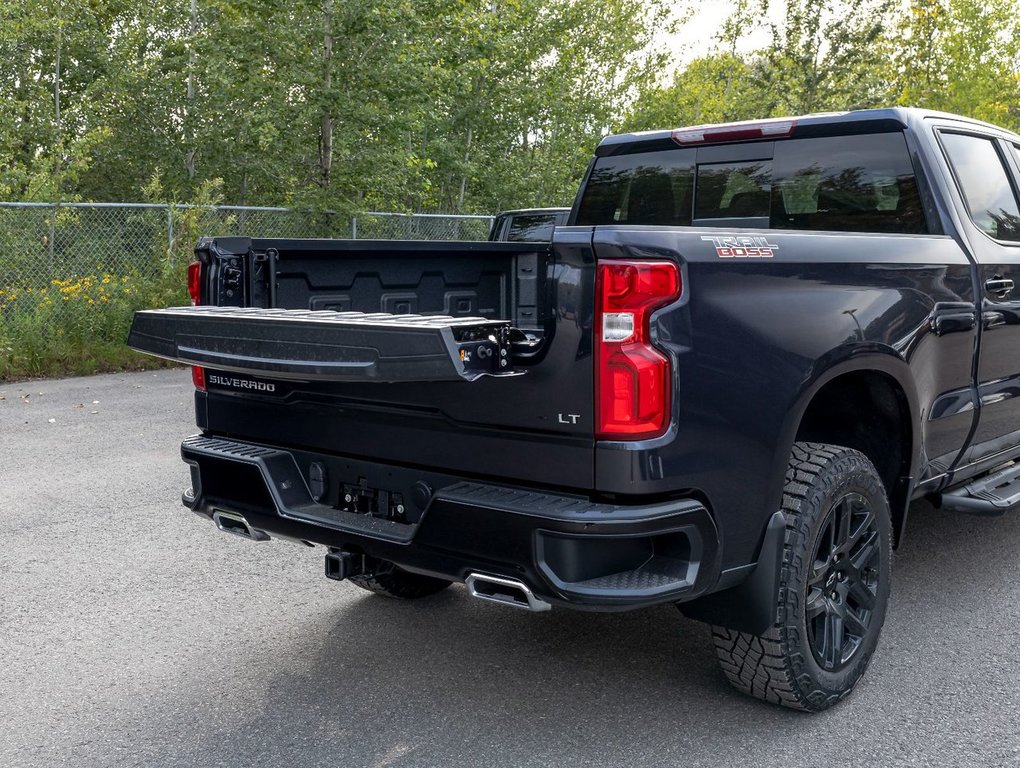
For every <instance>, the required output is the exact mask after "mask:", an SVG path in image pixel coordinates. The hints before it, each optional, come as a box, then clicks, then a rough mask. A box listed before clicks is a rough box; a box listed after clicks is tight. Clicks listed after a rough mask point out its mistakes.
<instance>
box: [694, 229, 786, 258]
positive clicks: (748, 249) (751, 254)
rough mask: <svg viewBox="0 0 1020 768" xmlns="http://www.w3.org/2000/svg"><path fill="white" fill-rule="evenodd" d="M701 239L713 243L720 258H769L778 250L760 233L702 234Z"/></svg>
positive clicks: (776, 246)
mask: <svg viewBox="0 0 1020 768" xmlns="http://www.w3.org/2000/svg"><path fill="white" fill-rule="evenodd" d="M701 239H702V240H708V241H710V242H712V243H714V244H715V254H716V256H718V257H719V258H720V259H771V258H772V257H773V256H774V255H775V254H774V252H775V251H778V250H779V246H778V245H773V244H772V243H770V242H769V241H768V238H767V237H763V236H761V235H723V236H721V237H707V236H703V237H702V238H701Z"/></svg>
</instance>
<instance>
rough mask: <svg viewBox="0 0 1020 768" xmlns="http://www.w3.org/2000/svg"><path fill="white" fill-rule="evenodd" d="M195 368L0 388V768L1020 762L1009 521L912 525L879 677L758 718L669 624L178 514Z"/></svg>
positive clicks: (657, 617) (679, 623) (654, 612)
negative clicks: (369, 561) (385, 590)
mask: <svg viewBox="0 0 1020 768" xmlns="http://www.w3.org/2000/svg"><path fill="white" fill-rule="evenodd" d="M193 431H194V427H193V414H192V396H191V383H190V377H189V375H188V374H187V372H185V371H177V370H174V371H158V372H147V373H135V374H115V375H106V376H95V377H89V378H79V379H68V380H63V381H36V382H28V383H23V384H6V385H4V384H0V766H5V767H10V768H14V767H15V766H58V765H69V766H136V765H145V766H150V765H153V766H164V765H166V766H220V765H222V766H353V767H360V766H379V767H382V766H400V767H403V766H486V767H489V766H557V767H558V766H584V767H585V768H594V767H595V766H664V765H675V766H742V767H743V766H784V767H786V766H791V767H792V766H828V765H839V766H866V765H867V766H898V765H939V766H957V765H959V766H977V765H989V766H1020V735H1018V733H1017V731H1018V728H1020V629H1018V626H1020V600H1018V598H1017V584H1018V571H1020V517H1018V516H1016V515H1013V516H1009V517H1004V518H998V519H980V518H972V517H962V516H956V515H952V514H949V513H944V512H940V511H936V510H933V509H931V508H930V507H928V506H927V505H924V504H920V505H915V508H914V510H913V511H912V520H911V525H910V530H909V531H908V536H907V540H906V542H905V543H904V545H903V547H902V548H901V549H900V551H899V552H898V553H897V557H896V561H895V568H894V581H893V597H892V604H891V606H890V610H889V617H888V619H887V622H886V627H885V631H884V634H883V637H882V641H881V643H880V646H879V650H878V653H877V654H876V656H875V658H874V660H873V662H872V665H871V669H870V670H869V672H868V674H867V675H866V676H865V679H864V681H863V682H862V684H861V685H860V686H859V687H858V689H857V691H856V692H855V693H854V694H853V696H852V697H851V698H850V700H848V701H846V702H844V703H843V704H841V705H839V706H838V707H836V708H835V709H833V710H831V711H829V712H826V713H823V714H821V715H814V716H812V715H803V714H799V713H794V712H789V711H786V710H781V709H778V708H775V707H772V706H768V705H764V704H760V703H758V702H756V701H753V700H750V699H747V698H744V697H742V696H741V695H739V694H738V693H736V692H734V691H732V690H731V689H730V688H729V686H728V685H727V684H726V682H725V680H724V679H723V676H722V674H721V673H720V672H719V671H718V670H717V668H716V664H715V658H714V654H713V652H712V648H711V641H710V637H709V632H708V630H707V628H706V627H704V626H702V625H700V624H698V623H696V622H693V621H689V620H687V619H685V618H683V617H682V616H681V615H680V614H679V613H678V612H677V611H676V610H674V609H673V608H670V607H664V608H657V609H650V610H644V611H638V612H634V613H627V614H616V615H601V614H589V613H575V612H571V611H566V610H560V609H556V610H553V611H550V612H548V613H544V614H528V613H526V612H524V611H515V610H512V609H507V608H502V607H500V606H497V605H491V604H485V603H480V602H478V601H475V600H472V599H471V598H469V597H468V596H467V594H466V592H465V591H464V589H463V588H462V587H459V586H457V587H454V588H453V589H450V590H447V591H445V592H443V593H441V594H439V595H437V596H434V597H431V598H426V599H424V600H421V601H418V602H412V603H401V602H397V601H393V600H388V599H385V598H381V597H377V596H373V595H370V594H368V593H365V592H362V591H360V590H358V589H357V588H356V587H353V586H350V585H348V584H336V583H334V582H330V581H327V580H326V579H325V578H324V577H323V575H322V555H323V550H322V549H321V548H317V549H307V548H304V547H301V546H300V545H295V544H291V543H286V542H277V541H273V542H270V543H267V544H255V543H251V542H247V541H244V540H242V539H240V538H237V537H232V536H226V535H223V534H221V533H218V532H217V531H216V530H215V529H214V527H213V525H212V524H211V523H210V522H208V521H205V520H202V519H200V518H198V517H196V516H195V515H193V514H191V513H190V512H188V511H187V510H186V509H184V507H182V506H181V505H180V502H179V497H180V493H181V491H182V490H183V489H184V487H185V486H186V485H187V472H186V471H185V467H184V465H183V464H182V463H181V461H180V457H179V453H178V446H179V443H180V440H181V439H182V438H183V437H185V436H186V435H188V434H190V433H192V432H193Z"/></svg>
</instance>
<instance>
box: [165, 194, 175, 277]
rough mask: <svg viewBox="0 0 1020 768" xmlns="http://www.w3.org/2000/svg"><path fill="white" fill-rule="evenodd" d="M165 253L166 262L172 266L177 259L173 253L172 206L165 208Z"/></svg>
mask: <svg viewBox="0 0 1020 768" xmlns="http://www.w3.org/2000/svg"><path fill="white" fill-rule="evenodd" d="M166 253H167V260H168V261H169V262H170V264H171V265H172V264H174V263H175V262H176V261H177V258H176V254H175V252H174V207H173V206H172V205H167V207H166Z"/></svg>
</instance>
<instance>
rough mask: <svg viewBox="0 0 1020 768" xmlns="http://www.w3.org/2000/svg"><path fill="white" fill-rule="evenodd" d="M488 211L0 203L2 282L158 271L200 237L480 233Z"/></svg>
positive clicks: (0, 285) (30, 284)
mask: <svg viewBox="0 0 1020 768" xmlns="http://www.w3.org/2000/svg"><path fill="white" fill-rule="evenodd" d="M491 224H492V217H491V216H456V215H443V214H399V213H384V212H367V213H360V214H357V215H356V216H344V215H339V214H335V213H330V212H312V211H303V210H295V209H289V208H260V207H246V206H216V207H196V206H187V205H151V204H150V205H146V204H121V203H66V204H60V205H55V204H48V203H0V290H2V289H8V290H9V289H12V288H22V289H25V288H34V289H39V288H42V287H45V286H47V285H52V283H53V281H54V280H58V281H61V280H68V279H79V278H84V277H88V276H93V277H95V276H99V275H107V276H110V275H116V276H124V275H131V276H135V277H138V278H142V279H145V278H155V277H157V276H158V275H160V274H162V273H164V272H165V271H166V270H167V268H168V267H170V266H172V264H171V263H168V262H176V261H180V260H185V261H186V260H190V252H191V248H192V247H193V245H194V241H195V240H197V238H198V237H201V236H205V235H209V236H224V235H239V236H247V237H286V238H291V237H293V238H303V237H322V238H352V239H373V240H375V239H378V240H485V239H486V238H487V237H488V232H489V227H490V226H491Z"/></svg>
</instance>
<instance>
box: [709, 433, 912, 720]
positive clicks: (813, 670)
mask: <svg viewBox="0 0 1020 768" xmlns="http://www.w3.org/2000/svg"><path fill="white" fill-rule="evenodd" d="M782 509H783V513H784V515H785V516H786V538H785V547H784V553H783V563H782V571H781V579H780V588H779V610H778V613H777V622H776V624H775V625H774V626H773V627H772V628H771V629H769V630H768V631H767V632H765V634H763V635H760V636H756V635H751V634H748V633H746V632H738V631H735V630H731V629H727V628H725V627H713V628H712V634H713V639H714V641H715V648H716V655H717V656H718V658H719V663H720V665H721V666H722V669H723V672H724V673H725V674H726V677H727V678H728V679H729V681H730V683H731V684H732V685H733V686H734V687H735V688H737V690H739V691H742V692H743V693H746V694H748V695H750V696H754V697H755V698H758V699H762V700H763V701H767V702H771V703H774V704H781V705H782V706H785V707H790V708H792V709H799V710H803V711H808V712H819V711H821V710H824V709H827V708H829V707H831V706H832V705H833V704H835V703H837V702H838V701H840V700H841V699H843V698H844V697H846V696H847V695H848V694H849V693H850V691H851V690H853V687H854V686H855V685H856V684H857V682H858V681H859V680H860V679H861V676H862V675H863V674H864V671H865V669H867V666H868V662H869V661H870V660H871V656H872V654H873V653H874V651H875V647H876V646H877V644H878V638H879V634H880V632H881V629H882V624H883V622H884V620H885V613H886V607H887V605H888V600H889V571H890V566H891V563H892V525H891V522H890V515H889V503H888V501H887V499H886V494H885V488H884V487H883V485H882V481H881V479H880V477H879V476H878V473H877V472H876V471H875V468H874V466H873V465H872V464H871V462H870V461H869V460H868V459H867V458H866V457H865V456H864V455H863V454H861V453H860V452H858V451H855V450H851V449H849V448H843V447H840V446H835V445H826V444H822V443H796V444H795V445H794V447H793V453H792V456H791V457H790V463H789V466H788V468H787V471H786V486H785V488H784V490H783V506H782ZM840 537H843V538H842V540H843V544H839V543H838V540H839V539H840ZM827 552H828V555H826V553H827ZM841 563H842V565H841ZM858 566H859V567H858ZM827 639H828V640H829V642H828V644H827V643H826V640H827Z"/></svg>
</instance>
